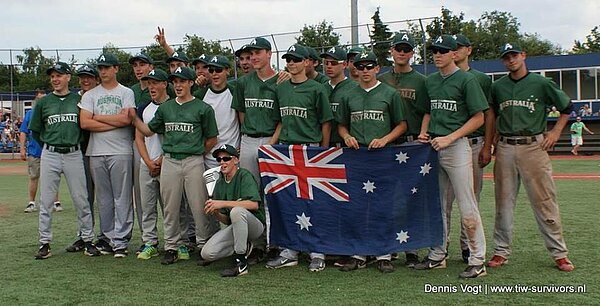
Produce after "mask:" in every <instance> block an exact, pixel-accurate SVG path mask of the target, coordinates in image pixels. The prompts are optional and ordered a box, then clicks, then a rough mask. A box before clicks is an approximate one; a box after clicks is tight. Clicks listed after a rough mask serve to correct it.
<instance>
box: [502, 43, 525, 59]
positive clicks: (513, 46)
mask: <svg viewBox="0 0 600 306" xmlns="http://www.w3.org/2000/svg"><path fill="white" fill-rule="evenodd" d="M521 52H523V50H522V49H521V46H519V45H518V44H517V43H505V44H504V45H502V47H500V57H503V56H504V55H506V54H508V53H521Z"/></svg>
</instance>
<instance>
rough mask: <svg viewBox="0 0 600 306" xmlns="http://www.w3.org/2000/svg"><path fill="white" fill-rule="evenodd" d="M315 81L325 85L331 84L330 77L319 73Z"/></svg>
mask: <svg viewBox="0 0 600 306" xmlns="http://www.w3.org/2000/svg"><path fill="white" fill-rule="evenodd" d="M313 80H315V81H317V82H319V83H321V84H325V83H327V82H329V77H328V76H326V75H324V74H322V73H320V72H318V71H317V76H316V77H315V78H314V79H313Z"/></svg>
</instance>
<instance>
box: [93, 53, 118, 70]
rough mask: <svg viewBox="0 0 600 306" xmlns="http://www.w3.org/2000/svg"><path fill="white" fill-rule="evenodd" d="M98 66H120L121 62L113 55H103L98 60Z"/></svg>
mask: <svg viewBox="0 0 600 306" xmlns="http://www.w3.org/2000/svg"><path fill="white" fill-rule="evenodd" d="M96 66H104V67H111V66H119V60H118V59H117V57H116V56H115V55H114V54H112V53H103V54H101V55H100V56H99V57H98V59H97V60H96Z"/></svg>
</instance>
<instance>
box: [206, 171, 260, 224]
mask: <svg viewBox="0 0 600 306" xmlns="http://www.w3.org/2000/svg"><path fill="white" fill-rule="evenodd" d="M213 199H215V200H225V201H240V200H250V201H253V202H258V209H257V210H251V211H250V212H252V214H253V215H254V216H255V217H256V218H257V219H258V220H260V222H262V223H265V209H264V207H263V203H262V201H261V198H260V194H259V192H258V186H257V184H256V180H255V179H254V176H253V175H252V173H250V171H248V170H246V169H244V168H238V170H237V172H236V173H235V175H234V176H233V178H232V179H231V182H229V183H227V182H226V181H225V176H224V175H223V173H221V177H220V178H219V180H218V181H217V183H216V184H215V189H214V191H213ZM230 211H231V209H230V208H222V209H221V213H222V214H225V215H227V216H229V213H230Z"/></svg>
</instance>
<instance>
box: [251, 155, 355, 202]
mask: <svg viewBox="0 0 600 306" xmlns="http://www.w3.org/2000/svg"><path fill="white" fill-rule="evenodd" d="M282 148H283V149H287V150H281V149H282ZM259 150H260V152H262V153H263V154H262V155H261V156H264V157H261V158H259V168H260V172H261V177H272V178H274V179H273V180H272V181H270V182H269V183H268V184H266V186H265V188H264V192H265V194H270V193H277V192H279V191H282V190H283V189H285V188H287V187H289V186H292V185H293V186H294V187H295V189H296V197H297V198H300V199H310V200H313V199H314V192H313V188H317V189H319V190H321V191H323V192H325V193H326V194H328V195H329V196H331V197H332V198H334V199H335V200H337V201H341V202H348V201H350V196H349V195H348V193H347V192H345V191H344V190H342V189H341V188H340V187H338V186H336V185H334V184H345V183H346V182H347V177H346V166H345V165H344V164H343V163H335V162H334V160H335V159H336V158H338V157H339V156H340V155H342V152H343V151H342V149H341V148H330V149H327V150H325V151H322V152H318V154H316V155H314V156H309V154H308V151H307V147H306V146H300V145H292V146H287V147H282V146H278V148H275V147H273V146H269V145H267V146H261V147H260V148H259ZM286 151H287V152H286ZM312 152H313V153H314V151H312Z"/></svg>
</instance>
